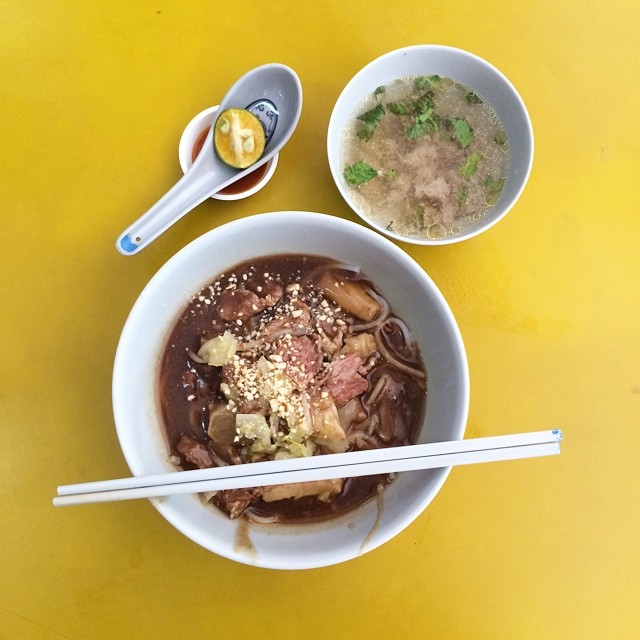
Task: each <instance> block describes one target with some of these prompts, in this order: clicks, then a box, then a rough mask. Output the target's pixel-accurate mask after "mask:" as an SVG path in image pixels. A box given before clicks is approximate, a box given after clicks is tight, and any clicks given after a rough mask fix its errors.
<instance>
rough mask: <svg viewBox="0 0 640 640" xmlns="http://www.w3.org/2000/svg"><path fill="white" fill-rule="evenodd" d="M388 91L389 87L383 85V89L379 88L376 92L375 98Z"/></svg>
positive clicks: (374, 93)
mask: <svg viewBox="0 0 640 640" xmlns="http://www.w3.org/2000/svg"><path fill="white" fill-rule="evenodd" d="M386 90H387V87H385V86H384V85H382V86H381V87H378V88H377V89H376V90H375V91H374V92H373V95H374V96H379V95H380V94H381V93H385V92H386Z"/></svg>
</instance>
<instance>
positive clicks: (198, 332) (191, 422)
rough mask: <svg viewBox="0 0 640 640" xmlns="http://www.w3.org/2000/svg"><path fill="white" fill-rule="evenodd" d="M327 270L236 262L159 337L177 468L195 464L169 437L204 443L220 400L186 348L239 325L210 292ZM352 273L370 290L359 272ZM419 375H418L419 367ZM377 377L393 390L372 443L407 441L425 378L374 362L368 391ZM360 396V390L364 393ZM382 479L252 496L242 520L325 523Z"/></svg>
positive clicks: (207, 369) (208, 373)
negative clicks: (287, 495)
mask: <svg viewBox="0 0 640 640" xmlns="http://www.w3.org/2000/svg"><path fill="white" fill-rule="evenodd" d="M335 267H336V265H335V263H333V262H332V261H331V260H328V259H326V258H321V257H315V256H300V255H277V256H269V257H265V258H259V259H255V260H252V261H251V262H247V263H243V264H241V265H238V266H236V267H235V268H233V269H232V270H231V271H229V272H228V273H226V274H223V275H221V276H219V277H218V278H217V279H216V280H214V281H212V282H211V283H210V284H209V285H207V286H205V287H203V288H202V289H201V291H199V292H198V293H197V294H196V295H195V296H193V298H192V300H191V301H190V302H189V303H188V305H187V307H186V308H185V310H184V312H183V313H182V314H181V315H180V317H179V318H178V320H177V322H176V324H175V326H174V328H173V330H172V333H171V334H170V337H169V339H168V341H167V345H166V348H165V352H164V355H163V358H162V362H161V366H160V374H159V380H158V384H159V389H160V394H159V395H160V401H161V407H162V413H163V418H164V425H165V430H166V434H167V437H168V441H169V444H170V447H171V450H172V454H174V455H177V456H178V457H179V458H180V467H181V468H182V469H193V468H195V467H194V465H193V464H191V463H190V462H188V461H187V460H186V459H185V458H184V457H182V456H180V455H179V454H178V453H177V452H176V450H175V444H176V442H177V441H178V439H179V438H180V437H181V436H182V435H183V434H186V435H188V436H191V437H192V438H194V439H196V440H198V441H199V442H201V443H203V444H205V445H206V444H208V442H209V440H210V438H209V435H208V433H207V428H208V424H209V407H210V405H211V404H212V403H220V402H221V401H225V399H224V396H223V395H222V393H221V391H220V382H221V374H220V369H219V368H218V367H213V366H209V365H207V364H198V363H196V362H194V361H193V360H192V359H191V358H190V357H189V355H188V353H187V352H188V351H191V352H193V353H195V352H197V351H198V349H199V347H200V345H201V343H202V341H203V340H204V339H209V338H212V337H215V336H218V335H221V334H222V333H224V331H225V330H227V329H231V330H232V331H235V333H236V335H238V337H240V336H241V333H242V331H243V329H242V328H239V327H238V326H235V325H233V324H232V323H231V322H229V321H225V320H223V319H222V318H221V316H220V314H219V309H218V305H217V304H216V293H215V292H216V291H217V292H219V291H224V290H225V288H226V287H227V286H229V283H234V282H237V283H241V286H242V288H246V289H248V290H251V291H256V290H261V288H262V287H264V286H265V284H266V283H267V282H276V283H279V284H281V285H283V286H286V285H288V284H290V283H292V282H302V283H303V287H302V288H304V286H305V285H304V283H305V279H306V278H308V277H313V273H317V272H318V271H319V270H320V271H322V270H323V269H329V268H335ZM265 274H268V275H265ZM309 274H312V275H311V276H310V275H309ZM353 277H354V279H360V280H362V281H365V282H366V283H367V284H368V285H369V286H371V287H373V285H371V283H370V282H369V281H368V280H367V279H366V277H365V276H363V275H362V274H356V275H353ZM374 290H375V289H374ZM207 301H208V302H207ZM307 302H308V303H309V304H310V305H311V304H314V303H313V301H312V299H311V298H309V300H307ZM351 321H354V322H355V320H354V318H351ZM355 323H361V321H357V322H355ZM248 325H249V323H248V322H247V326H248ZM387 338H388V339H387V343H388V344H389V345H390V346H391V347H392V350H394V345H395V350H394V353H395V355H396V356H397V358H398V359H399V360H401V361H402V362H405V363H407V364H409V365H411V366H413V367H415V368H419V369H420V370H421V371H423V372H424V365H423V364H422V360H421V358H420V355H419V351H418V350H417V347H416V346H415V345H414V346H413V348H412V349H407V348H405V347H406V345H402V344H400V342H399V340H400V339H399V338H398V336H397V335H396V333H395V332H394V331H391V332H390V333H389V336H387ZM424 374H425V377H426V372H424ZM382 375H387V376H388V384H387V388H388V389H390V391H388V393H392V394H393V396H392V398H393V400H389V403H390V404H391V403H392V404H393V414H394V416H395V418H394V421H393V422H394V425H395V429H394V432H393V435H392V437H391V438H390V439H388V440H387V441H385V442H382V441H380V442H379V443H378V445H377V446H401V445H406V444H411V443H415V442H416V441H417V437H418V435H419V430H420V427H421V424H422V418H423V415H424V409H425V404H426V389H425V384H426V383H425V382H424V381H417V380H416V379H414V378H412V377H411V376H410V375H408V374H406V373H404V372H401V371H398V370H396V369H394V368H393V367H392V366H390V365H389V364H388V363H387V362H386V361H385V360H382V361H381V363H380V364H378V365H376V366H374V367H373V368H372V369H371V370H370V371H369V372H368V373H367V374H366V379H367V381H368V383H369V390H371V389H373V388H374V387H375V386H376V382H377V381H378V380H379V378H380V377H381V376H382ZM366 393H368V392H365V394H364V395H366ZM387 414H388V411H387ZM355 448H357V447H355ZM367 448H368V447H367ZM388 482H389V479H388V477H387V476H384V475H383V476H367V477H360V478H350V479H346V480H345V482H344V486H343V489H342V491H341V492H340V493H339V494H337V495H336V496H334V497H333V498H332V499H330V500H329V501H328V502H322V501H320V500H318V499H317V497H315V496H310V497H303V498H298V499H288V500H280V501H276V502H264V501H263V500H262V499H261V498H258V499H256V500H255V501H254V502H253V503H252V504H251V505H250V506H249V508H248V509H247V511H246V512H245V517H248V518H249V519H252V515H253V516H256V517H257V519H258V521H260V520H264V519H267V520H269V519H270V518H273V519H274V520H276V521H277V522H286V523H306V522H314V521H321V520H326V519H329V518H332V517H335V516H337V515H340V514H342V513H345V512H346V511H348V510H350V509H352V508H354V507H355V506H357V505H360V504H362V503H364V502H366V501H367V500H369V499H371V498H372V497H374V496H376V495H377V494H378V493H379V492H380V490H381V489H382V488H383V487H384V486H385V485H386V484H388Z"/></svg>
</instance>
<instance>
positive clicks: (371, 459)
mask: <svg viewBox="0 0 640 640" xmlns="http://www.w3.org/2000/svg"><path fill="white" fill-rule="evenodd" d="M561 440H562V433H561V432H560V431H559V430H557V429H554V430H551V431H535V432H531V433H519V434H514V435H506V436H491V437H488V438H473V439H468V440H453V441H450V442H434V443H431V444H416V445H408V446H404V447H390V448H388V449H373V450H367V451H352V452H349V453H332V454H327V455H322V456H313V457H310V458H292V459H289V460H276V461H269V462H254V463H252V464H239V465H230V466H228V467H215V468H213V469H198V470H195V471H181V472H172V473H165V474H160V475H153V476H137V477H133V478H121V479H118V480H105V481H100V482H87V483H83V484H70V485H64V486H60V487H58V496H57V497H55V498H54V499H53V504H54V505H55V506H58V507H61V506H66V505H73V504H87V503H92V502H112V501H116V500H132V499H135V498H154V497H160V496H170V495H175V494H184V493H202V492H209V491H221V490H223V489H243V488H247V487H261V486H266V485H274V484H285V483H290V482H309V481H313V480H329V479H333V478H353V477H356V476H367V475H377V474H382V473H393V472H400V471H416V470H419V469H435V468H439V467H450V466H453V465H461V464H475V463H479V462H497V461H499V460H517V459H522V458H534V457H539V456H550V455H556V454H559V453H560V441H561Z"/></svg>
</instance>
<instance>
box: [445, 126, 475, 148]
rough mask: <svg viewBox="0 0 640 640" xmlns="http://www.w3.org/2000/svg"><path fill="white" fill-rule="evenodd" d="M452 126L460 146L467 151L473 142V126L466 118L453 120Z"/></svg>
mask: <svg viewBox="0 0 640 640" xmlns="http://www.w3.org/2000/svg"><path fill="white" fill-rule="evenodd" d="M449 122H451V126H452V127H453V130H454V132H455V137H456V139H457V140H458V142H459V143H460V146H461V147H462V148H463V149H465V148H466V147H468V146H469V145H470V144H471V143H472V142H473V138H474V135H473V129H472V128H471V125H470V124H469V123H468V122H467V121H466V120H465V119H464V118H451V119H450V121H449Z"/></svg>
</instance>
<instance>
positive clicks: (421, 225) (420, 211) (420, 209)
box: [416, 205, 424, 231]
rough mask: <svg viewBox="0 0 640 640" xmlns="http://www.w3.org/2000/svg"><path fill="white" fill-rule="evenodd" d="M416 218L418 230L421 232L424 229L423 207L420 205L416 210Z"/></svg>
mask: <svg viewBox="0 0 640 640" xmlns="http://www.w3.org/2000/svg"><path fill="white" fill-rule="evenodd" d="M416 218H417V220H418V229H420V231H422V229H424V207H423V206H422V205H418V207H417V209H416Z"/></svg>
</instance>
